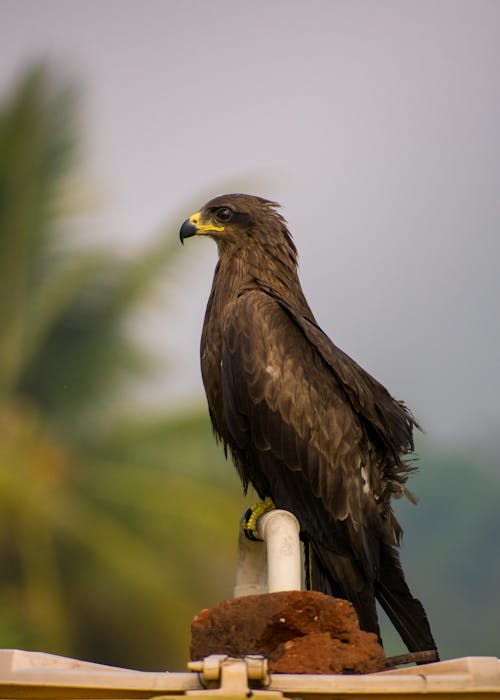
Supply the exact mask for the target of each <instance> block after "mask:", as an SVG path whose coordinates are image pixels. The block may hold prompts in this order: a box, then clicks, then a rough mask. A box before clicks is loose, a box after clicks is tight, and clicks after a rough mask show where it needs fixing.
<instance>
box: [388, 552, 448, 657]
mask: <svg viewBox="0 0 500 700" xmlns="http://www.w3.org/2000/svg"><path fill="white" fill-rule="evenodd" d="M375 596H376V598H377V600H378V602H379V603H380V605H381V606H382V607H383V609H384V610H385V612H386V613H387V616H388V617H389V619H390V621H391V622H392V624H393V625H394V627H395V628H396V629H397V631H398V632H399V634H400V636H401V639H402V640H403V642H404V643H405V644H406V646H407V647H408V651H431V650H434V651H436V661H438V660H439V657H438V655H437V648H436V643H435V641H434V638H433V636H432V632H431V627H430V624H429V620H428V619H427V615H426V612H425V610H424V606H423V605H422V603H421V602H420V601H419V600H417V599H416V598H414V597H413V596H412V594H411V593H410V589H409V588H408V584H407V583H406V581H405V577H404V574H403V569H402V568H401V563H400V560H399V555H398V552H397V550H396V549H395V548H394V547H391V546H388V545H384V546H382V547H381V552H380V574H379V577H378V580H377V581H376V582H375Z"/></svg>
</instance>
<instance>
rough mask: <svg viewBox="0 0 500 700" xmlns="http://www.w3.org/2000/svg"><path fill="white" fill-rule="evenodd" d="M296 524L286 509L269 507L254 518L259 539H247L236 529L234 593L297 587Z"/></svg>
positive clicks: (299, 586) (288, 589) (299, 565)
mask: <svg viewBox="0 0 500 700" xmlns="http://www.w3.org/2000/svg"><path fill="white" fill-rule="evenodd" d="M299 531H300V526H299V523H298V520H297V518H296V517H295V516H294V515H293V514H292V513H289V512H288V511H286V510H272V511H270V512H268V513H265V514H264V515H262V516H261V517H260V518H259V520H258V521H257V534H258V535H259V537H260V538H261V539H262V540H263V542H254V541H252V540H249V539H248V538H247V537H246V536H245V534H244V533H243V532H242V531H241V529H240V536H239V546H238V569H237V573H236V586H235V589H234V596H235V598H238V597H240V596H244V595H252V594H259V593H276V592H277V591H299V590H300V588H301V558H300V539H299Z"/></svg>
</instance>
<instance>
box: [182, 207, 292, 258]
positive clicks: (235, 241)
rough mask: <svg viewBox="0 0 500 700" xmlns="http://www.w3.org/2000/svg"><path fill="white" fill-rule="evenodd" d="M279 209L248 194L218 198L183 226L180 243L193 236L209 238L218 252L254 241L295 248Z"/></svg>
mask: <svg viewBox="0 0 500 700" xmlns="http://www.w3.org/2000/svg"><path fill="white" fill-rule="evenodd" d="M278 206H279V205H278V204H276V202H271V201H269V200H268V199H263V198H262V197H254V196H252V195H249V194H225V195H221V196H220V197H215V199H211V200H210V201H209V202H207V203H206V204H205V206H204V207H202V209H200V211H197V212H196V213H195V214H192V215H191V216H190V217H189V219H186V221H185V222H184V223H183V224H182V226H181V229H180V232H179V235H180V239H181V243H184V239H185V238H190V237H191V236H200V235H204V236H210V237H211V238H213V239H214V240H215V241H216V242H217V244H218V246H219V250H223V249H225V248H228V247H233V246H235V245H238V246H241V245H246V244H248V243H250V242H251V241H252V240H254V241H256V240H259V241H260V242H261V243H262V242H264V241H266V242H267V243H272V242H274V243H276V244H279V243H283V242H285V239H286V242H287V244H288V245H291V246H292V248H293V250H295V246H294V245H293V243H292V240H291V237H290V234H289V233H288V231H287V228H286V225H285V221H284V219H283V217H282V216H281V215H280V214H279V213H278V212H277V211H276V207H278Z"/></svg>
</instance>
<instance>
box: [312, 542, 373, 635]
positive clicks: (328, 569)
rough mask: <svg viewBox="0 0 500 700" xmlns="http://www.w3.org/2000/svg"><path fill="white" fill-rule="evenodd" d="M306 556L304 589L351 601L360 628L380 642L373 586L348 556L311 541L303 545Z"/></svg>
mask: <svg viewBox="0 0 500 700" xmlns="http://www.w3.org/2000/svg"><path fill="white" fill-rule="evenodd" d="M305 555H306V556H305V562H306V587H307V588H308V589H310V590H313V591H320V593H326V594H327V595H331V596H334V597H335V598H343V599H344V600H348V601H350V602H351V603H352V604H353V606H354V609H355V610H356V613H357V616H358V620H359V626H360V628H361V629H362V630H364V631H365V632H373V633H374V634H376V635H377V637H378V639H379V641H380V642H382V640H381V637H380V629H379V625H378V620H377V608H376V605H375V589H374V586H373V583H372V582H371V581H367V580H366V578H365V577H364V576H363V575H362V573H361V571H360V570H359V568H358V567H357V566H356V564H355V562H354V561H353V560H352V559H351V558H350V557H348V556H345V555H341V554H337V553H335V552H332V551H331V550H330V549H326V548H325V547H322V546H318V545H312V544H311V543H310V542H306V543H305Z"/></svg>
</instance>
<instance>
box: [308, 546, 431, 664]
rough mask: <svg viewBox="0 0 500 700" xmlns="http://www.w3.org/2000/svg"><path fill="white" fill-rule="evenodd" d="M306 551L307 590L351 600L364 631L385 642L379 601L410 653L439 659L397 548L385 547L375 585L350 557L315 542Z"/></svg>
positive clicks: (425, 616) (383, 547)
mask: <svg viewBox="0 0 500 700" xmlns="http://www.w3.org/2000/svg"><path fill="white" fill-rule="evenodd" d="M305 551H306V557H305V559H306V586H307V588H309V589H311V590H315V591H320V592H322V593H326V594H328V595H332V596H335V597H337V598H344V599H345V600H349V601H350V602H351V603H352V604H353V606H354V608H355V610H356V613H357V615H358V619H359V626H360V628H361V629H362V630H364V631H365V632H374V633H375V634H376V635H377V636H378V638H379V641H380V642H381V643H382V640H381V637H380V628H379V624H378V619H377V610H376V604H375V599H377V600H378V601H379V603H380V604H381V605H382V607H383V609H384V610H385V612H386V613H387V616H388V617H389V619H390V621H391V622H392V624H393V625H394V627H395V628H396V630H397V631H398V633H399V635H400V636H401V639H402V640H403V642H404V643H405V645H406V646H407V647H408V651H410V652H414V651H431V650H435V651H436V658H437V660H438V659H439V657H438V656H437V648H436V643H435V642H434V639H433V636H432V632H431V628H430V625H429V621H428V619H427V615H426V613H425V610H424V607H423V605H422V603H420V601H419V600H417V599H416V598H414V597H413V596H412V594H411V593H410V589H409V588H408V585H407V583H406V581H405V578H404V574H403V570H402V568H401V563H400V561H399V556H398V552H397V550H396V549H395V548H394V547H389V546H382V547H381V557H380V576H379V577H378V579H377V580H376V581H375V582H372V581H368V580H367V579H366V577H365V576H364V575H363V573H362V572H361V570H360V569H359V567H357V566H356V563H355V562H354V561H353V560H352V559H350V558H348V557H346V556H343V555H339V554H336V553H334V552H332V551H331V550H328V549H325V548H324V547H318V546H314V545H312V544H311V543H306V548H305Z"/></svg>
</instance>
